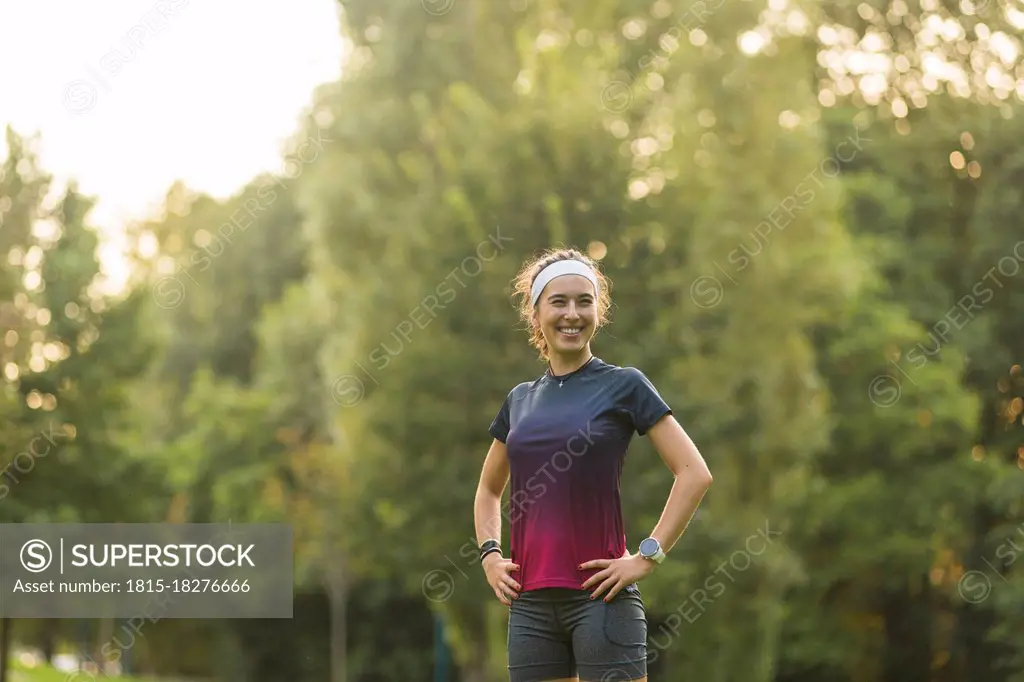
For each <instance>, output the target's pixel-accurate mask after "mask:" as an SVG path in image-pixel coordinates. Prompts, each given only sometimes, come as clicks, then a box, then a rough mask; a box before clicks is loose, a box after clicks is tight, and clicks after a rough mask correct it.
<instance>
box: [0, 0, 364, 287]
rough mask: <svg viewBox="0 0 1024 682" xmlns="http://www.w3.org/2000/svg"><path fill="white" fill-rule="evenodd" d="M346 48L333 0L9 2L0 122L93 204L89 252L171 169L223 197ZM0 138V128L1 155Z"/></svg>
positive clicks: (1, 47) (270, 154)
mask: <svg viewBox="0 0 1024 682" xmlns="http://www.w3.org/2000/svg"><path fill="white" fill-rule="evenodd" d="M345 52H346V49H345V47H344V43H343V40H342V37H341V33H340V28H339V22H338V14H337V4H336V2H335V0H273V1H271V0H263V1H260V2H248V1H246V0H104V1H103V2H102V3H88V2H82V1H81V0H22V1H21V2H4V3H2V4H0V64H3V65H4V67H3V69H0V128H2V127H4V126H6V125H7V124H8V123H10V124H13V125H14V127H15V129H16V130H17V131H18V132H19V133H21V134H22V135H28V134H32V133H35V132H39V133H40V134H41V137H42V145H41V149H42V154H41V156H42V162H43V166H44V168H45V169H46V170H47V171H48V172H50V173H52V174H53V175H54V177H55V179H56V180H57V182H58V183H59V184H58V186H59V187H62V186H63V181H66V180H67V179H68V178H70V177H74V178H76V179H77V180H78V181H79V184H80V188H81V190H82V191H83V192H85V193H86V194H91V195H94V196H97V197H98V199H99V203H98V205H97V207H96V208H95V209H94V211H93V213H92V214H91V216H90V217H91V222H92V224H93V225H95V226H96V227H99V228H101V229H102V230H103V232H104V235H105V236H106V237H107V238H108V240H109V241H108V243H107V244H106V245H105V246H104V248H103V251H102V253H101V259H102V261H103V264H104V268H105V270H106V271H107V273H108V275H110V276H111V278H112V279H113V282H112V284H114V286H115V287H116V286H117V284H116V283H117V281H118V280H121V279H122V278H123V276H124V272H123V270H124V268H123V265H122V264H121V263H120V262H119V260H118V258H117V257H116V254H117V253H118V249H119V247H118V234H119V232H120V228H121V227H122V226H123V225H124V224H125V223H126V222H127V221H128V220H130V219H132V218H138V217H141V216H142V215H144V214H145V213H146V212H148V211H150V210H152V209H154V208H155V207H156V206H158V205H159V202H160V200H161V198H162V197H163V195H164V193H165V192H166V190H167V188H168V187H169V186H170V185H171V183H173V182H174V181H175V180H176V179H181V180H183V181H184V182H185V183H186V184H187V185H188V186H189V187H191V188H193V189H196V190H199V191H205V192H208V193H210V194H212V195H214V196H218V197H226V196H228V195H230V194H232V193H234V192H235V191H236V190H238V189H239V188H240V187H241V186H242V185H244V184H245V182H246V181H247V180H249V179H250V178H251V177H252V176H254V175H255V174H257V173H259V172H260V171H262V170H269V171H278V170H279V169H280V167H281V166H280V162H281V151H282V144H283V142H284V140H285V138H287V137H288V136H289V135H290V134H292V133H293V132H294V131H295V130H296V129H297V126H298V121H299V116H300V114H301V111H302V109H303V108H304V107H306V106H307V105H308V104H309V103H310V101H311V95H312V91H313V89H314V88H315V87H316V86H317V85H319V84H321V83H324V82H329V81H333V80H336V79H337V78H338V77H339V76H340V73H341V66H342V63H343V59H344V56H345ZM5 152H6V150H5V149H3V141H2V135H0V155H2V154H4V153H5Z"/></svg>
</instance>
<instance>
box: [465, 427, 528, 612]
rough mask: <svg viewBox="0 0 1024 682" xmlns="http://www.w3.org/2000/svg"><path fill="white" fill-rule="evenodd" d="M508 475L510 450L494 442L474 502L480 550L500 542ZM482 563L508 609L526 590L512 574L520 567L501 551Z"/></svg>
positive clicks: (489, 555) (493, 588)
mask: <svg viewBox="0 0 1024 682" xmlns="http://www.w3.org/2000/svg"><path fill="white" fill-rule="evenodd" d="M508 476H509V464H508V450H507V449H506V448H505V444H504V443H502V442H501V441H500V440H497V439H495V440H494V442H493V443H491V449H490V450H488V451H487V457H486V459H484V468H483V471H481V472H480V483H479V484H478V485H477V488H476V500H475V501H474V503H473V517H474V525H475V526H476V544H477V546H478V547H479V546H480V545H481V544H483V542H484V541H485V540H491V539H493V540H497V541H499V542H501V496H502V494H503V493H504V492H505V485H506V484H507V483H508ZM482 564H483V567H484V573H485V574H486V576H487V584H488V585H490V586H491V589H492V590H494V596H495V597H497V598H498V600H499V601H500V602H501V603H502V604H504V605H505V606H511V605H512V602H511V600H512V599H515V598H517V597H518V596H519V590H521V589H523V586H522V585H520V584H519V583H518V582H516V580H515V579H514V578H512V576H510V575H509V572H510V571H518V570H519V566H517V565H516V564H514V563H512V561H511V559H507V558H505V557H504V556H503V555H502V554H501V553H499V552H493V553H491V554H488V555H487V556H486V557H484V558H483V561H482Z"/></svg>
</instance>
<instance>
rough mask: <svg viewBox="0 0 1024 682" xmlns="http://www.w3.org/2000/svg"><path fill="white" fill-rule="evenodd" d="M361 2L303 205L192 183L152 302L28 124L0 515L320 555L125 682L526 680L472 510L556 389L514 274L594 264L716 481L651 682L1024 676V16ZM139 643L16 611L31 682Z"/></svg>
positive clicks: (311, 154)
mask: <svg viewBox="0 0 1024 682" xmlns="http://www.w3.org/2000/svg"><path fill="white" fill-rule="evenodd" d="M341 5H342V8H341V9H342V12H343V19H344V23H345V33H346V37H347V38H348V39H349V40H350V41H352V43H353V44H354V51H353V53H352V58H351V60H350V62H349V63H348V64H347V66H346V69H345V75H344V77H343V79H342V80H341V81H340V82H338V83H335V84H332V85H330V86H329V87H324V88H323V89H322V90H321V91H320V92H318V93H317V94H316V96H315V99H314V101H313V103H312V105H311V107H310V109H309V112H308V117H306V121H305V124H304V126H303V127H302V129H301V130H299V131H297V133H296V136H295V141H294V144H293V145H292V149H291V151H290V152H289V155H288V158H287V162H286V163H285V168H286V172H284V173H282V174H281V175H279V176H261V177H257V178H253V180H252V182H251V183H250V184H249V185H248V186H247V187H245V188H244V189H243V190H242V191H240V192H239V193H238V195H237V196H235V197H234V198H232V199H230V200H228V201H216V200H214V199H212V198H210V197H206V196H203V195H199V194H196V193H195V192H193V191H191V190H190V189H189V188H188V187H187V186H184V185H183V184H180V183H179V184H176V185H174V186H173V187H171V188H169V190H168V192H167V195H166V202H165V206H164V211H163V215H162V216H160V217H159V218H155V219H153V220H152V221H150V222H147V223H144V224H137V225H133V226H132V227H131V238H132V239H131V243H132V253H131V254H130V257H131V259H132V263H133V271H132V277H131V281H130V283H129V286H128V287H127V288H126V290H125V291H123V292H122V293H121V294H120V295H117V296H107V295H103V294H101V293H99V291H98V289H97V288H96V286H95V280H96V277H97V274H98V272H99V266H98V263H97V260H96V247H97V244H98V237H97V235H96V232H95V231H94V229H93V228H94V226H93V225H92V224H91V222H90V219H89V209H90V207H91V204H92V199H91V198H90V197H88V196H83V195H82V194H81V193H80V192H79V191H78V189H77V188H76V187H75V185H74V184H73V183H72V184H70V185H69V186H67V187H54V186H53V182H52V180H51V178H50V177H49V175H48V174H47V172H46V169H44V168H42V167H41V166H40V163H39V161H38V158H37V154H36V152H35V145H36V142H37V140H36V139H35V138H32V137H27V136H23V135H22V134H19V133H18V132H16V131H14V130H10V129H9V130H8V131H7V137H6V140H7V148H8V153H7V158H6V159H5V160H3V162H2V165H0V256H2V258H0V321H2V328H3V329H2V336H0V373H2V376H3V383H2V385H0V407H2V409H0V470H2V472H3V473H2V474H0V522H4V523H21V522H78V521H81V522H125V523H127V522H164V521H173V522H225V521H227V520H228V519H231V520H232V521H233V522H236V523H237V522H252V523H257V522H286V523H290V524H291V525H292V527H293V529H294V534H295V547H296V556H295V568H296V572H295V578H296V581H295V586H294V592H295V618H294V619H293V620H290V621H284V620H267V621H230V620H227V621H222V622H219V621H181V620H163V621H159V622H156V623H152V624H147V625H146V627H145V629H144V631H143V632H142V633H141V636H140V637H139V638H138V640H137V641H135V642H134V643H133V645H132V646H130V647H128V648H127V650H126V651H124V652H123V654H119V660H117V661H116V663H118V664H119V665H120V668H121V669H123V670H125V671H129V672H132V673H134V674H136V675H143V674H145V675H155V676H163V677H176V678H184V677H189V678H194V679H206V680H214V679H215V680H223V681H225V682H235V681H241V680H253V681H259V682H263V681H267V682H270V681H273V682H278V681H280V680H295V681H296V682H304V681H306V680H310V681H323V680H330V681H331V682H387V681H391V680H435V682H442V681H450V682H454V681H455V680H460V681H463V682H497V681H499V680H502V679H507V672H506V669H505V664H506V661H505V645H506V641H505V633H506V626H507V613H506V610H505V608H504V607H503V606H502V605H501V604H499V603H498V602H497V601H496V600H495V599H494V598H493V595H492V594H491V593H490V591H489V590H488V589H487V587H486V584H485V581H484V579H483V576H482V573H481V571H480V570H479V567H478V566H476V565H475V564H474V561H473V551H472V548H473V536H474V530H473V520H472V500H473V496H474V493H475V485H476V481H477V477H478V475H479V470H480V466H481V464H482V461H483V457H484V454H485V452H486V450H487V447H488V444H489V440H490V437H489V436H488V435H487V425H488V424H489V423H490V420H491V419H492V418H493V416H494V414H495V413H496V411H497V409H498V408H499V406H500V404H501V400H502V399H503V398H504V396H505V394H506V393H507V392H508V390H509V389H510V388H511V387H512V386H514V385H515V384H516V383H518V382H519V381H522V380H525V379H527V378H530V377H534V376H537V375H539V374H540V373H541V372H542V371H543V369H544V367H543V365H542V364H541V363H540V362H538V360H537V358H536V356H535V354H534V353H533V352H532V350H531V349H530V348H529V347H528V345H527V342H526V335H525V333H524V331H523V329H522V328H521V325H519V324H518V322H517V320H516V318H515V313H514V310H513V309H512V307H511V305H510V304H509V298H508V296H509V293H510V281H511V279H512V277H513V276H514V274H515V273H516V271H517V270H518V268H519V266H520V265H521V263H522V262H523V260H524V259H526V258H528V257H530V256H531V255H532V254H534V253H535V252H537V251H538V250H540V249H543V248H546V247H548V246H550V245H555V244H569V245H575V246H578V247H580V248H582V249H585V250H587V251H588V252H589V253H590V254H591V255H592V256H593V257H595V258H597V259H599V260H600V261H601V263H602V266H603V267H604V268H605V271H606V272H607V274H608V275H609V276H610V277H611V278H612V280H613V282H614V289H613V292H612V293H613V299H614V303H615V306H614V308H613V311H612V324H611V325H610V326H609V327H607V328H606V329H603V330H602V331H600V332H599V334H598V337H597V338H596V339H595V342H594V350H595V353H596V354H597V355H599V356H600V357H602V358H604V359H605V360H607V361H609V362H613V363H615V364H620V365H633V366H637V367H640V368H641V369H643V370H644V371H645V372H646V373H647V374H648V375H649V376H650V377H651V378H652V380H653V381H654V382H655V384H656V385H657V386H658V387H659V389H660V390H661V392H662V393H663V395H664V397H665V398H666V400H667V401H668V402H669V403H670V404H671V405H672V406H673V408H674V409H675V411H676V414H677V416H678V418H679V420H680V421H681V423H682V424H683V425H684V427H685V428H686V429H687V430H688V432H689V433H690V435H691V436H692V437H693V438H694V440H695V441H696V443H697V444H698V446H699V447H700V448H701V451H702V453H703V454H704V456H705V458H706V459H707V460H708V463H709V466H710V467H711V470H712V472H713V474H714V476H715V484H714V486H713V488H712V490H711V492H710V493H709V494H708V496H707V498H706V499H705V501H704V503H703V505H702V507H701V509H700V510H699V512H698V515H697V517H696V518H695V520H694V522H693V523H692V524H691V526H690V527H689V529H688V531H687V532H686V534H685V535H684V536H683V539H682V540H681V541H680V543H679V545H678V546H677V547H676V549H675V551H674V552H673V553H672V555H671V557H670V560H669V561H668V562H667V563H666V564H664V565H663V566H662V567H661V568H659V570H658V571H657V572H656V573H655V574H654V575H653V576H652V577H650V578H649V579H648V580H647V581H645V583H644V584H643V585H642V586H641V587H642V590H643V593H644V598H645V602H646V605H647V609H648V616H649V623H650V631H649V657H650V666H649V674H650V676H651V679H654V680H694V679H697V680H703V681H705V682H734V681H739V680H743V681H744V682H772V681H774V682H1024V635H1022V632H1024V627H1022V626H1024V615H1022V614H1024V571H1022V570H1021V565H1017V564H1015V561H1016V559H1017V558H1018V557H1019V556H1020V555H1021V554H1022V553H1024V505H1022V502H1024V474H1022V470H1024V375H1022V373H1021V362H1022V357H1024V272H1022V269H1024V228H1022V223H1021V215H1024V144H1022V143H1021V140H1024V116H1022V114H1024V106H1022V102H1024V66H1022V63H1021V50H1022V47H1024V45H1022V40H1021V36H1022V29H1024V5H1021V4H1020V3H1019V1H1017V0H960V2H953V1H952V0H864V1H862V2H846V1H845V0H822V1H821V2H805V1H804V0H768V2H767V3H765V2H762V1H761V0H698V1H697V2H694V3H691V4H687V3H686V2H678V3H677V2H671V1H669V0H656V1H654V2H651V0H615V1H611V0H563V2H553V1H551V0H495V1H493V2H484V1H483V0H424V2H422V3H421V2H416V1H414V0H406V1H402V2H399V1H397V0H341ZM54 194H56V196H57V199H56V200H52V201H51V200H49V199H47V197H50V196H54ZM623 476H624V478H623V499H624V506H625V509H624V511H625V514H626V520H627V526H628V540H629V544H630V546H631V547H632V548H634V549H635V546H636V544H637V542H638V541H639V539H641V538H642V537H644V536H645V535H646V533H647V532H648V531H649V530H650V528H651V527H653V524H654V523H655V522H656V520H657V518H658V515H659V514H660V512H661V509H662V506H663V504H664V501H665V499H666V496H667V494H668V490H669V487H670V484H671V480H670V476H669V474H668V472H667V470H666V469H665V468H664V465H663V464H662V463H661V461H660V460H659V458H658V457H657V455H656V453H654V452H653V450H652V449H651V448H650V446H649V444H648V443H647V441H646V440H645V439H638V440H637V441H635V444H634V446H633V448H632V451H631V453H630V455H629V457H628V459H627V466H626V470H625V472H624V475H623ZM503 526H504V531H505V534H506V542H507V532H508V517H507V516H506V518H505V521H504V523H503ZM1020 563H1021V564H1024V561H1022V562H1020ZM118 627H119V624H117V623H113V622H108V621H88V622H81V623H79V622H67V621H55V620H54V621H44V620H38V621H29V620H19V621H10V620H6V621H2V622H0V648H2V650H3V654H4V656H3V658H4V659H5V663H6V666H5V667H9V666H11V665H14V664H15V663H17V661H15V660H13V658H14V657H12V656H11V654H10V652H11V651H15V650H19V647H20V648H26V649H27V648H33V649H37V650H39V651H41V652H43V655H44V656H45V657H47V658H52V657H53V656H55V655H57V654H58V653H59V652H64V651H69V650H75V651H77V652H78V653H79V654H81V655H83V656H86V657H88V658H90V659H91V660H92V661H95V662H97V663H113V662H115V661H110V660H107V659H109V656H105V654H104V653H103V644H104V643H105V642H109V641H110V640H111V638H112V637H115V636H118V632H120V631H119V630H118ZM121 636H122V637H123V635H121ZM111 670H113V669H111ZM111 670H108V674H113V672H111ZM9 674H10V673H9ZM13 674H15V675H19V674H21V675H26V674H27V673H18V672H14V673H13ZM104 674H105V673H103V671H102V670H100V671H96V672H95V677H96V679H100V678H102V677H103V675H104ZM0 678H3V675H2V674H0ZM7 679H11V678H7ZM16 679H17V678H14V680H16ZM23 679H26V680H28V679H31V678H28V677H24V678H23ZM75 679H85V678H75Z"/></svg>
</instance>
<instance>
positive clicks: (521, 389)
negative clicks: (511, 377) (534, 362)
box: [508, 375, 544, 402]
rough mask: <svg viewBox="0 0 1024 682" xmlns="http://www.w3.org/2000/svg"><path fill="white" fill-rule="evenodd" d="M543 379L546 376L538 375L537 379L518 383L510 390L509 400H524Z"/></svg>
mask: <svg viewBox="0 0 1024 682" xmlns="http://www.w3.org/2000/svg"><path fill="white" fill-rule="evenodd" d="M543 379H544V376H543V375H541V376H539V377H537V378H536V379H531V380H530V381H521V382H519V383H518V384H516V385H515V386H514V387H513V388H512V390H511V391H509V392H508V400H509V401H510V402H511V401H515V400H522V399H523V398H525V397H526V396H527V395H529V394H530V392H532V391H533V390H535V389H536V388H537V387H538V386H539V385H540V382H541V381H542V380H543Z"/></svg>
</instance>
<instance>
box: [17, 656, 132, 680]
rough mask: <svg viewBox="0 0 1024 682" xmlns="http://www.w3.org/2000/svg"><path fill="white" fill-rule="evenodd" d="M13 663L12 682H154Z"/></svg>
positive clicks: (47, 666)
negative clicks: (27, 666)
mask: <svg viewBox="0 0 1024 682" xmlns="http://www.w3.org/2000/svg"><path fill="white" fill-rule="evenodd" d="M11 662H12V663H13V664H14V665H13V674H12V675H11V676H10V680H11V682H92V680H96V682H103V681H104V680H117V682H152V680H147V679H144V678H141V677H106V676H104V675H99V674H97V675H96V677H92V676H91V675H90V674H89V673H87V672H71V673H66V672H63V671H60V670H57V669H56V668H53V667H51V666H49V665H38V666H36V667H34V668H26V667H25V666H23V665H22V664H21V663H19V662H18V661H17V660H13V661H11Z"/></svg>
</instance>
